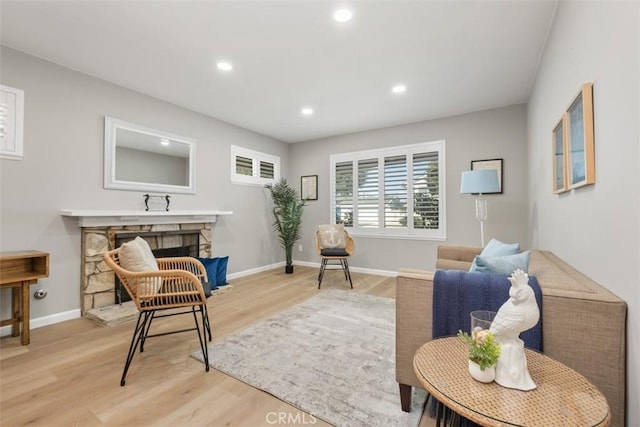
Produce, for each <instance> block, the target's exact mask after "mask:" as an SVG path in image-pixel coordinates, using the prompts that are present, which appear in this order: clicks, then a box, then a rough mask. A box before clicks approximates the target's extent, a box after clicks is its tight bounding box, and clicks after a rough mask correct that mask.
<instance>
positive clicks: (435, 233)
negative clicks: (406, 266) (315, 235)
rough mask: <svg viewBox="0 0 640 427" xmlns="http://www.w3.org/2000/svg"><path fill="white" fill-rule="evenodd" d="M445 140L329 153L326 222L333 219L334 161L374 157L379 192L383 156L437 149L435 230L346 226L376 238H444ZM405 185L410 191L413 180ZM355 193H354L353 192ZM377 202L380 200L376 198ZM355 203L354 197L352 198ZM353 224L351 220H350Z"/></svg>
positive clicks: (381, 182) (445, 227) (355, 183)
mask: <svg viewBox="0 0 640 427" xmlns="http://www.w3.org/2000/svg"><path fill="white" fill-rule="evenodd" d="M445 145H446V144H445V140H438V141H430V142H423V143H418V144H410V145H401V146H396V147H388V148H379V149H373V150H365V151H356V152H351V153H341V154H332V155H331V156H329V163H330V166H329V168H330V185H329V187H330V193H329V194H330V201H329V205H330V206H329V215H330V216H329V218H330V222H331V223H332V224H333V223H335V210H336V203H335V191H336V188H335V186H336V163H340V162H347V161H351V162H354V164H356V163H357V162H358V160H365V159H372V158H377V159H378V167H379V168H380V170H381V171H380V175H379V177H380V178H379V183H380V184H379V185H380V186H381V187H380V193H379V194H384V188H383V187H384V179H383V171H384V158H385V157H392V156H396V155H411V154H415V153H424V152H433V151H437V152H438V171H439V179H438V191H439V200H440V206H439V216H440V218H439V221H438V224H439V228H438V229H437V230H424V229H413V227H407V228H406V229H397V228H384V227H379V228H375V229H374V228H368V227H367V228H364V227H356V226H354V227H347V229H348V230H349V233H350V234H353V235H354V236H362V237H376V238H394V239H397V238H401V239H408V240H412V239H416V240H439V241H440V240H446V239H447V224H446V218H447V215H446V206H447V203H446V188H447V187H446V176H447V174H446V168H445V165H446V155H445V154H446V150H445ZM412 167H413V165H411V164H410V165H409V169H408V171H407V175H408V176H411V174H410V171H411V168H412ZM353 174H354V176H353V186H354V188H353V194H354V195H356V194H357V186H358V177H357V168H355V167H354V169H353ZM408 188H409V189H410V190H411V194H413V183H412V181H411V180H409V182H408ZM354 197H355V196H354ZM380 200H381V202H380V203H384V202H383V201H382V200H383V198H381V199H380ZM354 203H355V200H354ZM353 215H354V222H355V218H356V216H357V207H354V213H353ZM354 225H355V224H354Z"/></svg>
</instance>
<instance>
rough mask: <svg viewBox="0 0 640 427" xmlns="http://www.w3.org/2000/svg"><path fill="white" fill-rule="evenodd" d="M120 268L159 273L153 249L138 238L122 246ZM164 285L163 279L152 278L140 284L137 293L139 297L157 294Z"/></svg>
mask: <svg viewBox="0 0 640 427" xmlns="http://www.w3.org/2000/svg"><path fill="white" fill-rule="evenodd" d="M118 258H119V260H120V266H122V268H124V269H125V270H129V271H135V272H140V271H159V270H160V269H159V268H158V262H157V261H156V258H155V257H154V256H153V252H151V247H150V246H149V244H148V243H147V242H146V240H144V239H143V238H142V237H140V236H138V237H136V238H135V239H134V240H132V241H130V242H127V243H123V244H122V245H121V246H120V254H119V256H118ZM161 285H162V279H161V278H159V277H156V278H150V279H148V280H146V281H144V282H141V283H138V290H137V293H138V294H139V295H148V294H155V293H157V292H158V289H160V286H161Z"/></svg>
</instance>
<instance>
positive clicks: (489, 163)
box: [471, 159, 503, 194]
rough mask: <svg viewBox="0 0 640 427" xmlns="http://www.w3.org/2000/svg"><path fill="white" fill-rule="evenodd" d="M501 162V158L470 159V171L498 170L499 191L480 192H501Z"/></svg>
mask: <svg viewBox="0 0 640 427" xmlns="http://www.w3.org/2000/svg"><path fill="white" fill-rule="evenodd" d="M502 163H503V162H502V159H487V160H471V170H472V171H474V170H479V169H495V170H496V171H497V172H498V183H499V185H500V187H499V188H500V191H496V192H493V193H482V194H502V168H503V164H502Z"/></svg>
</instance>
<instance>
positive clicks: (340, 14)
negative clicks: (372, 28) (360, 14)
mask: <svg viewBox="0 0 640 427" xmlns="http://www.w3.org/2000/svg"><path fill="white" fill-rule="evenodd" d="M351 18H353V13H351V11H350V10H349V9H338V10H336V11H335V12H333V20H334V21H336V22H339V23H341V24H342V23H345V22H349V21H351Z"/></svg>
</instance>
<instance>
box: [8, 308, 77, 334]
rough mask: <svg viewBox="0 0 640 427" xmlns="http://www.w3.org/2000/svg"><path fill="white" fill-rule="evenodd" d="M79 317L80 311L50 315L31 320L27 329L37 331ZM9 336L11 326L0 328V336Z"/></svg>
mask: <svg viewBox="0 0 640 427" xmlns="http://www.w3.org/2000/svg"><path fill="white" fill-rule="evenodd" d="M79 317H81V311H80V309H76V310H69V311H63V312H61V313H55V314H50V315H49V316H43V317H36V318H34V319H31V322H30V324H29V326H30V327H29V329H37V328H41V327H43V326H47V325H53V324H54V323H60V322H64V321H65V320H71V319H77V318H79ZM7 335H11V326H3V327H2V328H0V336H3V337H4V336H7Z"/></svg>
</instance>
